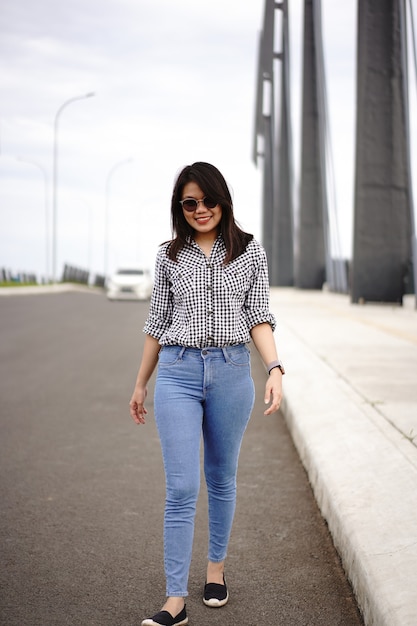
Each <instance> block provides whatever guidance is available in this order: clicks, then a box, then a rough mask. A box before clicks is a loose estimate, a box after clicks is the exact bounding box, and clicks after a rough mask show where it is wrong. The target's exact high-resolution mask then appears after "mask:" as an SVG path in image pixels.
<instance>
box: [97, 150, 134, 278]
mask: <svg viewBox="0 0 417 626" xmlns="http://www.w3.org/2000/svg"><path fill="white" fill-rule="evenodd" d="M132 161H133V159H132V158H129V159H124V160H123V161H118V162H117V163H115V164H114V165H113V166H112V167H111V168H110V170H109V173H108V174H107V178H106V207H105V212H104V264H103V267H104V271H103V276H104V281H106V280H107V272H108V257H109V206H110V181H111V178H112V176H113V174H114V172H115V171H116V170H117V169H118V168H119V167H121V166H122V165H126V164H127V163H131V162H132Z"/></svg>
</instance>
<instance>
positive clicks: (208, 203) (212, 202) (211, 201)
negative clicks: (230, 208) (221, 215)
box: [204, 198, 217, 209]
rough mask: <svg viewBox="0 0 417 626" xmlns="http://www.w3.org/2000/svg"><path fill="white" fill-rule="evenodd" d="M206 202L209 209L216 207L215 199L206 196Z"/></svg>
mask: <svg viewBox="0 0 417 626" xmlns="http://www.w3.org/2000/svg"><path fill="white" fill-rule="evenodd" d="M204 204H205V205H206V207H207V208H208V209H214V207H215V206H217V202H216V201H215V200H211V198H205V199H204Z"/></svg>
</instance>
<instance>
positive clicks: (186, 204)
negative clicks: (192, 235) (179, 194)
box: [182, 198, 198, 211]
mask: <svg viewBox="0 0 417 626" xmlns="http://www.w3.org/2000/svg"><path fill="white" fill-rule="evenodd" d="M197 206H198V202H197V200H194V199H193V198H188V199H187V200H183V201H182V208H183V209H185V210H186V211H195V210H196V208H197Z"/></svg>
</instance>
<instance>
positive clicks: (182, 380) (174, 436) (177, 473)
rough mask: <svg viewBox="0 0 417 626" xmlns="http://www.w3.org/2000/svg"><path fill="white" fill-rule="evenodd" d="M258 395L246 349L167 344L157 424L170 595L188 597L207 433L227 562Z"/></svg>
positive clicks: (214, 517)
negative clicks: (242, 456) (244, 448)
mask: <svg viewBox="0 0 417 626" xmlns="http://www.w3.org/2000/svg"><path fill="white" fill-rule="evenodd" d="M254 397H255V393H254V385H253V380H252V377H251V370H250V354H249V350H248V348H247V347H246V346H245V345H244V344H239V345H237V346H227V347H225V348H204V349H202V350H200V349H198V348H184V347H181V346H164V347H163V348H162V349H161V351H160V353H159V363H158V374H157V378H156V386H155V419H156V424H157V428H158V432H159V438H160V441H161V447H162V456H163V462H164V469H165V478H166V502H165V514H164V566H165V576H166V594H167V596H180V597H181V596H182V597H185V596H187V595H188V574H189V569H190V563H191V554H192V544H193V537H194V518H195V511H196V504H197V499H198V494H199V490H200V441H201V435H202V436H203V441H204V473H205V479H206V484H207V493H208V511H209V543H208V558H209V560H210V561H213V562H216V563H219V562H221V561H223V560H224V559H225V558H226V553H227V546H228V543H229V538H230V533H231V529H232V523H233V517H234V512H235V505H236V474H237V467H238V458H239V452H240V447H241V443H242V438H243V434H244V432H245V429H246V426H247V424H248V422H249V418H250V414H251V412H252V408H253V403H254Z"/></svg>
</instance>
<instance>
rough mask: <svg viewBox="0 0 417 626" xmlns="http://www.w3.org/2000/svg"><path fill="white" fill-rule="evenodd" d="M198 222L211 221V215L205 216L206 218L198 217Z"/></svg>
mask: <svg viewBox="0 0 417 626" xmlns="http://www.w3.org/2000/svg"><path fill="white" fill-rule="evenodd" d="M195 219H196V221H197V222H208V220H209V219H211V215H205V216H204V217H196V218H195Z"/></svg>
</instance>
